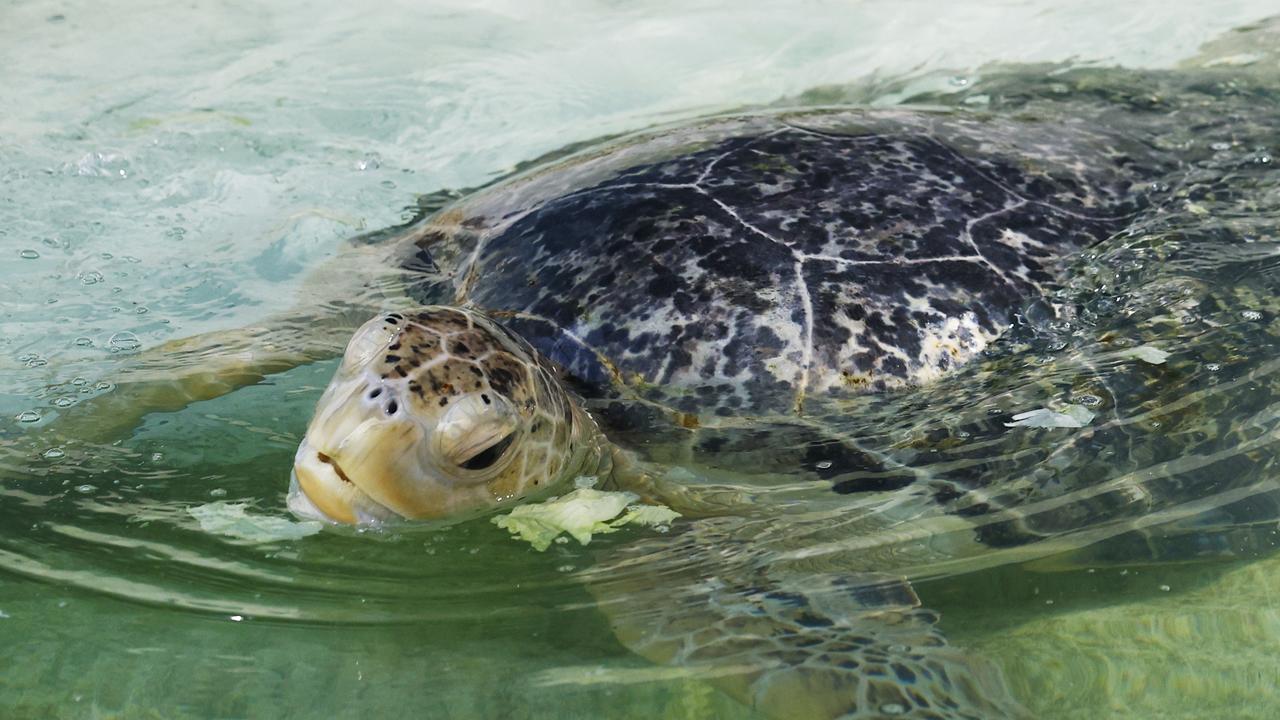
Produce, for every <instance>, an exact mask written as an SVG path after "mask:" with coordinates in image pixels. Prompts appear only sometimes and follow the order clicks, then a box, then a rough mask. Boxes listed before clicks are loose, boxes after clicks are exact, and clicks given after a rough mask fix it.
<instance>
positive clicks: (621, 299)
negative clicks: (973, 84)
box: [413, 111, 1142, 416]
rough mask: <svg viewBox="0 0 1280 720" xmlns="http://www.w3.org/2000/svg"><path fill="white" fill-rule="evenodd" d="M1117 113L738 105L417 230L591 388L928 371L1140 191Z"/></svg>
mask: <svg viewBox="0 0 1280 720" xmlns="http://www.w3.org/2000/svg"><path fill="white" fill-rule="evenodd" d="M1136 152H1139V151H1137V150H1134V149H1132V148H1124V147H1122V146H1121V145H1120V143H1119V142H1118V141H1116V140H1114V139H1113V138H1110V137H1108V136H1106V135H1105V134H1104V133H1103V132H1101V131H1099V130H1097V129H1086V128H1084V127H1080V126H1075V125H1068V124H1062V123H1041V122H1033V121H1011V120H995V119H987V120H983V119H980V118H975V117H971V116H968V115H962V114H941V113H929V112H903V111H896V112H888V113H876V112H869V111H841V112H811V113H777V114H768V115H754V116H747V117H736V118H724V119H718V120H713V121H705V122H702V123H699V124H695V125H691V126H686V127H677V128H667V129H663V130H661V131H657V132H650V133H646V134H643V135H640V136H636V137H631V138H627V139H624V140H622V141H617V142H614V143H612V144H607V145H604V146H602V147H597V148H594V149H592V150H589V151H587V152H585V153H579V154H577V155H574V156H571V157H569V158H567V159H564V160H561V161H560V162H558V163H554V164H551V165H548V166H543V167H539V168H537V169H535V170H533V171H530V172H527V173H524V174H522V175H519V176H517V177H515V178H514V179H512V180H509V181H506V182H503V183H499V184H497V185H495V186H492V187H490V188H488V189H486V190H482V191H480V192H479V193H477V194H475V195H473V196H471V197H470V198H468V199H466V200H464V201H462V202H461V203H460V204H457V205H455V206H452V207H450V208H448V209H446V210H444V211H441V212H440V213H437V214H436V215H435V216H433V217H431V218H428V219H427V220H426V221H424V222H423V223H422V224H421V225H420V226H419V227H417V228H416V229H415V231H414V232H415V235H414V238H415V243H414V244H413V247H414V252H415V255H414V257H415V260H414V261H413V262H416V263H417V265H416V267H417V268H418V269H420V270H421V269H423V268H427V269H428V270H429V272H427V275H428V279H427V281H426V282H423V283H420V284H419V285H418V292H419V295H420V299H422V300H424V301H428V302H457V303H469V304H472V305H474V306H477V307H479V308H481V309H484V310H486V311H487V312H489V313H491V314H493V315H494V316H495V317H497V318H498V319H499V320H500V321H501V322H503V323H504V324H506V325H507V327H509V328H510V329H512V330H514V331H516V332H518V333H520V334H522V335H523V336H524V337H526V338H527V339H528V340H529V341H530V342H531V343H533V345H534V346H535V347H537V348H538V349H539V350H540V351H541V352H542V353H544V354H545V355H546V356H547V357H548V358H550V359H551V360H552V361H554V362H556V363H558V364H559V365H561V366H562V367H564V368H566V369H567V370H568V372H569V374H570V375H571V376H573V377H574V378H576V379H578V380H580V381H582V382H583V383H585V384H587V385H588V386H590V387H595V388H602V389H603V388H616V387H618V386H620V385H626V386H630V387H631V388H633V389H637V390H638V391H639V392H640V393H641V394H642V395H645V396H647V397H648V398H650V399H653V400H655V401H659V402H662V403H663V404H665V405H667V406H669V407H674V408H678V409H681V410H684V411H687V412H701V413H714V414H718V415H722V416H724V415H739V416H741V415H762V414H774V413H792V412H796V411H798V410H801V409H802V408H803V406H804V403H805V402H806V401H807V400H812V399H815V398H824V397H832V396H841V395H849V394H855V393H861V392H865V391H868V390H871V391H875V390H884V389H888V388H893V387H899V386H904V385H911V384H918V383H922V382H927V381H929V380H931V379H933V378H936V377H938V376H940V375H941V374H944V373H946V372H948V371H950V370H952V369H954V368H956V367H957V366H959V365H961V364H963V363H964V362H965V361H966V360H968V359H970V358H972V357H974V356H975V355H977V354H978V353H980V352H982V350H983V349H984V348H985V347H986V346H987V345H988V344H989V343H990V342H992V341H993V340H994V339H995V338H997V337H998V336H999V335H1000V334H1001V333H1002V332H1003V331H1004V329H1005V328H1007V327H1008V326H1009V323H1010V321H1011V318H1012V316H1013V315H1014V313H1015V312H1016V311H1017V310H1018V309H1019V308H1020V307H1021V306H1022V305H1023V303H1025V302H1026V299H1027V298H1029V297H1033V296H1036V295H1038V294H1041V293H1044V292H1046V291H1047V290H1048V289H1049V288H1051V287H1052V286H1053V285H1054V282H1055V278H1056V277H1057V276H1058V274H1059V272H1060V267H1061V261H1062V259H1063V258H1064V257H1066V256H1068V255H1070V254H1071V253H1073V252H1075V251H1077V250H1078V249H1080V248H1082V247H1086V246H1088V245H1091V244H1093V243H1095V242H1097V241H1099V240H1101V239H1103V238H1105V237H1106V236H1108V235H1110V234H1112V233H1114V232H1115V231H1117V230H1118V229H1120V228H1121V227H1122V226H1123V225H1124V223H1125V220H1126V219H1127V218H1128V217H1130V216H1131V215H1132V214H1133V213H1134V212H1135V211H1136V210H1137V209H1138V208H1139V206H1140V204H1141V198H1140V193H1138V192H1136V191H1135V188H1136V187H1138V183H1139V182H1140V180H1141V179H1142V178H1141V177H1140V176H1139V174H1138V172H1137V171H1135V170H1134V169H1133V168H1134V167H1140V166H1142V163H1138V162H1135V153H1136Z"/></svg>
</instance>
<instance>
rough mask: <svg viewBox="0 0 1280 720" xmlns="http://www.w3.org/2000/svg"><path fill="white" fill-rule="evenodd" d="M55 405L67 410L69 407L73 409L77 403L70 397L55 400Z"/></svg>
mask: <svg viewBox="0 0 1280 720" xmlns="http://www.w3.org/2000/svg"><path fill="white" fill-rule="evenodd" d="M53 404H54V405H56V406H58V407H60V408H67V407H71V406H72V405H75V404H76V401H75V400H73V399H71V398H69V397H65V396H64V397H60V398H54V399H53Z"/></svg>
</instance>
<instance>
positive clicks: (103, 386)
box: [93, 380, 116, 392]
mask: <svg viewBox="0 0 1280 720" xmlns="http://www.w3.org/2000/svg"><path fill="white" fill-rule="evenodd" d="M115 387H116V386H115V385H113V384H111V383H109V382H107V381H106V380H103V381H101V382H99V383H98V384H96V385H94V386H93V389H94V390H101V391H103V392H106V391H108V390H114V389H115Z"/></svg>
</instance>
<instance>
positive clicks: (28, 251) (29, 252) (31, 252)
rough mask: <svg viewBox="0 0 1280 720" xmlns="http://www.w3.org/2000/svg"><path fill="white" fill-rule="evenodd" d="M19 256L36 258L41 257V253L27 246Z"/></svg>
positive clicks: (28, 258)
mask: <svg viewBox="0 0 1280 720" xmlns="http://www.w3.org/2000/svg"><path fill="white" fill-rule="evenodd" d="M18 257H20V258H22V259H23V260H35V259H36V258H38V257H40V253H38V252H36V251H35V250H32V249H31V248H27V249H26V250H23V251H22V252H20V253H18Z"/></svg>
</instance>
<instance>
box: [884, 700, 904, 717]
mask: <svg viewBox="0 0 1280 720" xmlns="http://www.w3.org/2000/svg"><path fill="white" fill-rule="evenodd" d="M880 712H882V713H884V714H885V715H902V714H905V713H906V712H907V708H906V707H905V706H903V705H902V704H901V703H885V704H883V705H881V706H880Z"/></svg>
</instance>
